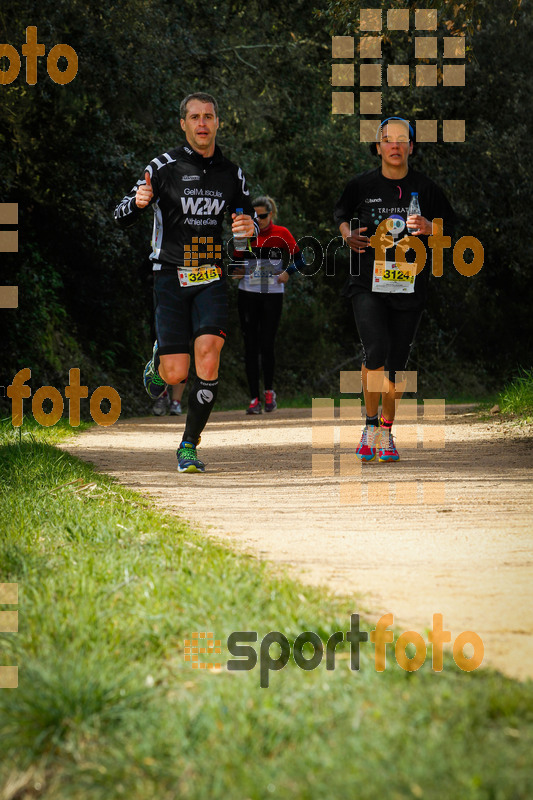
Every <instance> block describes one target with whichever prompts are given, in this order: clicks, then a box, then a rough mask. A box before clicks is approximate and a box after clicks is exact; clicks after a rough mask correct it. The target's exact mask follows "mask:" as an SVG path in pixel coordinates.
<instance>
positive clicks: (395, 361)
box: [352, 292, 423, 383]
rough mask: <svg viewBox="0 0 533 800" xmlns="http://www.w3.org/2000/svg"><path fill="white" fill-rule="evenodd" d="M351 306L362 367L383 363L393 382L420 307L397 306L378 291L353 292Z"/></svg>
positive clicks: (404, 358)
mask: <svg viewBox="0 0 533 800" xmlns="http://www.w3.org/2000/svg"><path fill="white" fill-rule="evenodd" d="M352 306H353V312H354V316H355V323H356V325H357V330H358V332H359V338H360V339H361V344H362V345H363V350H364V357H363V363H364V365H365V367H366V368H367V369H380V368H381V367H385V369H386V370H388V371H389V378H390V380H391V381H392V382H393V383H394V382H395V373H396V372H400V371H401V370H404V369H405V367H406V365H407V360H408V358H409V352H410V350H411V345H412V343H413V341H414V338H415V335H416V331H417V328H418V324H419V322H420V318H421V316H422V312H423V308H422V307H421V306H418V308H412V309H398V308H397V307H395V305H394V303H393V302H392V299H391V296H390V295H387V294H385V293H383V294H381V293H377V292H361V293H360V294H356V295H353V297H352Z"/></svg>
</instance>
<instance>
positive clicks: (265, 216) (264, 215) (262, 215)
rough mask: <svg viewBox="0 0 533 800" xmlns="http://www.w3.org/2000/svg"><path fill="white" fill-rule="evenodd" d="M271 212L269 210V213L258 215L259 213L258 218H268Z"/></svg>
mask: <svg viewBox="0 0 533 800" xmlns="http://www.w3.org/2000/svg"><path fill="white" fill-rule="evenodd" d="M269 214H270V211H267V213H266V214H258V215H257V218H258V219H266V218H267V217H268V215H269Z"/></svg>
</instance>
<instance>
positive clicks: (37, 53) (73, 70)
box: [0, 25, 78, 86]
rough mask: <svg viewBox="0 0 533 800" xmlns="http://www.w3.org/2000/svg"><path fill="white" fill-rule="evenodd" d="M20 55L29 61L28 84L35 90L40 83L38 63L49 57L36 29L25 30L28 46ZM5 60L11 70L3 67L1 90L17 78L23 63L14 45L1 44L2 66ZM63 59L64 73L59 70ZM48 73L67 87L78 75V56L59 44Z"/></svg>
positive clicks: (54, 51)
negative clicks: (34, 87)
mask: <svg viewBox="0 0 533 800" xmlns="http://www.w3.org/2000/svg"><path fill="white" fill-rule="evenodd" d="M21 51H22V55H23V56H24V58H25V59H26V83H27V84H28V85H30V86H34V85H35V84H36V83H37V66H38V61H37V59H38V58H40V57H42V56H44V55H45V54H46V48H45V46H44V44H40V43H39V42H38V41H37V28H36V26H35V25H29V26H28V27H27V28H26V43H25V44H23V45H22V47H21ZM2 58H6V59H7V62H8V67H7V69H4V68H3V66H0V86H2V85H3V86H7V85H9V84H10V83H13V81H15V80H16V79H17V78H18V76H19V73H20V70H21V66H22V62H21V58H20V55H19V53H18V50H17V49H16V48H15V47H13V45H11V44H0V63H1V61H2ZM61 58H62V59H64V61H65V62H66V67H65V69H59V63H60V61H59V60H60V59H61ZM61 63H63V62H61ZM46 70H47V72H48V76H49V77H50V78H51V79H52V80H53V81H54V83H58V84H60V85H61V86H64V85H65V84H67V83H70V82H71V81H73V80H74V78H75V77H76V75H77V74H78V54H77V53H76V51H75V50H74V48H73V47H71V46H70V45H68V44H56V45H54V47H52V48H51V50H50V52H49V53H48V56H47V59H46Z"/></svg>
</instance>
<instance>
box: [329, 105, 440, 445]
mask: <svg viewBox="0 0 533 800" xmlns="http://www.w3.org/2000/svg"><path fill="white" fill-rule="evenodd" d="M413 147H414V132H413V129H412V127H411V125H410V124H409V123H408V121H407V120H404V119H402V118H400V117H389V118H388V119H386V120H384V121H383V122H381V123H380V124H379V126H378V129H377V132H376V141H375V142H374V143H373V144H372V145H371V150H372V152H373V153H374V154H377V155H379V156H380V157H381V166H380V167H378V168H377V169H373V170H369V171H368V172H364V173H362V174H361V175H357V176H356V177H355V178H352V180H351V181H349V182H348V184H347V185H346V187H345V189H344V191H343V193H342V195H341V197H340V199H339V201H338V203H337V205H336V206H335V215H334V216H335V221H336V223H337V224H338V225H339V229H340V232H341V235H342V237H343V239H344V240H345V242H346V243H347V244H348V246H349V247H350V248H351V249H352V250H353V251H354V252H355V253H359V254H360V257H359V269H358V270H357V269H356V270H354V271H355V272H357V273H358V274H352V275H351V276H350V278H349V280H348V285H347V287H346V289H345V292H344V293H345V294H346V295H347V296H348V297H350V298H351V301H352V306H353V312H354V316H355V322H356V325H357V330H358V332H359V337H360V339H361V343H362V345H363V354H364V355H363V365H362V377H363V392H364V397H365V408H366V424H365V427H364V430H363V434H362V436H361V441H360V442H359V445H358V447H357V450H356V455H357V457H358V458H359V459H360V460H361V461H373V460H374V459H375V458H376V454H377V455H378V460H379V461H398V459H399V458H400V456H399V454H398V451H397V449H396V445H395V443H394V439H393V437H392V434H391V427H392V423H393V421H394V416H395V412H396V407H397V404H398V402H399V400H400V398H401V396H402V390H401V382H399V384H398V386H396V382H397V373H398V372H401V371H402V370H404V369H405V367H406V365H407V359H408V358H409V352H410V349H411V345H412V343H413V340H414V337H415V334H416V330H417V328H418V324H419V322H420V318H421V316H422V311H423V309H424V306H425V303H426V295H427V287H428V279H429V273H430V271H431V257H430V255H429V253H430V250H429V249H428V238H427V237H428V236H430V235H431V234H432V233H435V232H436V231H434V230H433V220H434V219H442V220H443V225H444V235H445V236H449V235H450V234H451V233H452V232H453V225H454V222H455V214H454V212H453V209H452V207H451V206H450V204H449V202H448V200H447V199H446V196H445V195H444V193H443V191H442V190H441V189H440V188H439V187H438V186H437V185H436V184H435V183H434V182H433V181H432V180H431V179H430V178H428V177H427V176H426V175H424V174H423V173H422V172H418V171H416V170H414V169H412V167H410V166H409V156H410V155H411V154H412V152H413ZM412 193H417V194H418V197H419V203H420V212H421V213H420V214H416V215H412V216H410V217H408V208H409V202H410V199H411V195H412ZM352 220H359V222H358V226H357V227H352ZM383 220H386V227H387V230H388V232H389V234H390V236H391V238H392V240H393V242H394V246H395V247H396V245H397V242H400V241H401V240H402V239H403V238H404V236H405V235H406V233H409V234H410V235H411V236H416V237H417V238H419V239H420V241H421V242H422V243H423V244H424V249H425V252H426V254H428V255H427V263H426V264H425V266H424V268H423V269H422V270H421V272H419V273H418V274H416V264H413V266H412V267H409V266H407V267H406V268H399V267H400V266H401V265H398V264H397V263H396V262H395V260H394V259H395V249H394V247H392V248H388V249H386V256H385V260H384V261H380V260H378V259H377V258H376V254H375V251H374V249H373V248H372V247H370V246H369V245H370V236H371V235H372V234H374V233H375V232H376V229H377V226H378V225H379V223H380V222H382V221H383ZM408 229H409V230H408ZM404 257H405V260H406V261H408V262H409V261H411V262H413V261H414V253H413V250H410V251H409V253H407V254H404ZM384 370H387V371H388V375H387V376H385V375H384V374H383V373H384ZM380 394H381V395H382V413H381V420H380V421H378V404H379V397H380ZM380 423H381V430H380Z"/></svg>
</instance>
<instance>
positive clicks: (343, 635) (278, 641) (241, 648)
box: [185, 613, 485, 689]
mask: <svg viewBox="0 0 533 800" xmlns="http://www.w3.org/2000/svg"><path fill="white" fill-rule="evenodd" d="M392 625H394V616H393V615H392V614H390V613H389V614H384V615H383V616H382V617H381V619H379V620H378V622H377V623H376V627H375V628H374V630H372V631H370V633H367V632H366V631H362V630H360V627H359V614H350V630H348V631H346V632H343V631H335V632H334V633H332V634H331V636H330V637H329V638H328V640H327V642H326V644H325V646H324V642H323V641H322V639H321V637H320V636H319V635H318V633H315V632H314V631H304V632H303V633H300V634H299V635H298V636H297V637H296V638H295V639H294V642H293V644H292V647H291V642H290V641H289V639H288V638H287V636H285V634H283V633H282V632H281V631H270V632H269V633H267V634H266V635H265V636H264V637H263V638H262V639H261V643H260V647H259V655H258V653H257V651H256V650H255V648H254V647H252V646H251V645H252V644H253V643H255V642H257V641H258V634H257V631H233V632H232V633H230V635H229V636H228V639H227V648H228V651H229V653H230V654H231V655H232V656H235V658H233V659H228V661H227V662H226V668H227V670H228V671H229V672H242V671H249V670H253V669H254V668H255V667H256V666H257V662H258V660H259V674H260V677H259V685H260V687H261V688H262V689H267V688H268V687H269V685H270V673H271V672H277V671H279V670H281V669H283V668H284V667H286V666H287V664H288V663H289V660H290V658H291V655H292V659H293V661H294V663H295V664H296V665H297V666H298V667H299V668H300V669H302V670H305V671H306V672H310V671H312V670H314V669H317V667H319V666H320V664H321V663H322V661H323V658H324V650H325V655H326V669H327V670H329V671H331V670H334V669H335V668H336V663H335V661H336V655H337V653H336V649H337V646H338V645H339V644H341V643H342V642H348V643H349V644H350V670H352V671H359V669H360V645H361V643H363V642H368V641H370V642H371V643H372V644H373V645H374V668H375V670H376V672H384V671H385V670H386V668H387V645H388V644H389V645H390V644H392V643H393V642H394V633H393V631H392V630H390V627H391V626H392ZM210 635H211V636H213V634H208V633H196V634H193V637H197V638H193V639H192V640H190V639H186V640H185V660H186V661H191V662H192V666H193V668H196V669H202V668H203V669H210V668H214V667H215V666H216V667H219V668H220V664H218V665H212V664H202V663H201V662H199V660H198V653H202V652H203V651H205V650H207V648H201V647H199V646H198V643H199V642H201V641H202V640H201V638H200V637H208V636H210ZM427 638H428V645H431V667H432V670H433V672H442V670H443V665H444V658H443V645H444V644H447V643H450V642H451V640H452V634H451V631H447V630H444V629H443V616H442V614H433V627H432V629H431V630H430V631H428V634H427ZM216 644H217V642H215V645H216ZM218 644H219V645H220V642H218ZM467 645H469V649H471V650H472V654H471V655H470V656H467V655H465V652H464V649H465V647H466V646H467ZM272 646H274V647H277V648H278V649H279V655H277V656H276V657H273V655H272V653H271V652H270V651H271V648H272ZM304 648H305V650H304ZM310 649H311V650H312V653H311V654H310V653H309V650H310ZM413 649H414V653H413ZM191 651H193V652H191ZM212 651H213V649H212V650H211V651H210V652H212ZM214 652H218V653H220V652H221V648H220V647H219V648H218V649H216V648H214ZM452 652H453V658H454V661H455V663H456V664H457V666H458V667H459V669H461V670H462V671H464V672H472V671H473V670H476V669H478V667H479V666H481V663H482V661H483V657H484V654H485V650H484V645H483V640H482V639H481V637H480V636H479V635H478V634H477V633H475V632H474V631H463V632H462V633H460V634H459V635H458V636H457V637H456V638H455V640H454V642H453V646H452ZM389 653H390V650H389ZM394 656H395V659H396V663H397V664H398V666H399V667H401V669H403V670H405V671H406V672H416V671H417V670H418V669H420V667H421V666H422V665H423V664H424V662H425V660H426V657H427V646H426V642H425V641H424V639H423V637H422V636H421V634H420V633H417V631H404V632H403V633H402V634H400V636H398V638H397V640H396V643H395V645H394Z"/></svg>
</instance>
